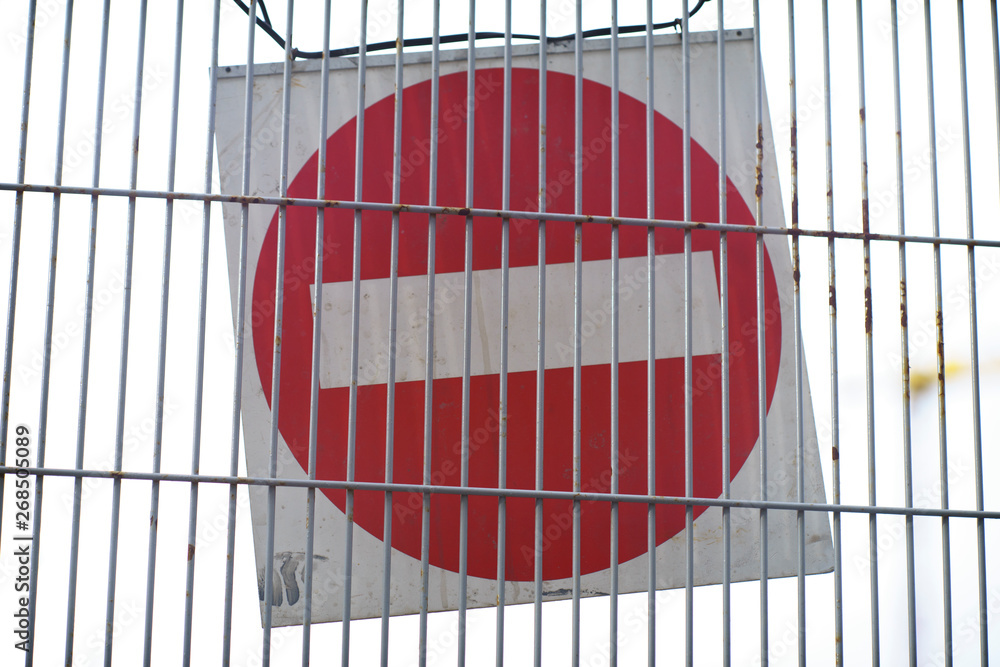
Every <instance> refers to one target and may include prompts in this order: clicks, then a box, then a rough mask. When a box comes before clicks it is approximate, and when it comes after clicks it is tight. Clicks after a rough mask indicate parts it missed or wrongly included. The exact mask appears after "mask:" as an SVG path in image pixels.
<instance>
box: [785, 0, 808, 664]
mask: <svg viewBox="0 0 1000 667" xmlns="http://www.w3.org/2000/svg"><path fill="white" fill-rule="evenodd" d="M788 116H789V164H790V174H789V180H790V184H791V195H792V206H791V212H792V230H793V231H794V230H798V228H799V153H798V151H799V146H798V120H797V100H796V87H795V2H794V0H788ZM799 269H800V265H799V237H798V235H797V234H792V311H793V312H792V320H793V329H794V333H793V335H794V337H795V341H794V357H795V362H794V368H795V463H796V471H795V472H796V475H795V489H796V500H797V501H798V502H800V503H805V500H806V498H805V435H804V430H803V416H802V392H803V387H802V303H801V292H800V289H799V287H800V286H799V278H800V275H799ZM795 524H796V529H797V533H796V536H797V538H798V539H797V547H798V553H797V570H798V572H797V574H798V576H797V582H796V583H797V594H798V609H797V612H798V614H797V619H798V632H797V635H798V652H799V665H801V666H803V667H804V666H805V664H806V514H805V510H802V509H800V510H798V511H797V512H796V513H795Z"/></svg>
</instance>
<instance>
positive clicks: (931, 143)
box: [872, 0, 954, 667]
mask: <svg viewBox="0 0 1000 667" xmlns="http://www.w3.org/2000/svg"><path fill="white" fill-rule="evenodd" d="M931 25H932V23H931V6H930V0H925V2H924V54H925V57H926V77H927V127H928V150H929V152H930V177H931V187H930V196H931V211H930V213H931V233H932V234H933V235H934V236H937V235H938V234H939V233H940V231H941V230H940V220H939V217H938V214H939V209H938V168H937V123H936V120H935V112H934V52H933V45H932V41H933V40H932V36H931ZM934 314H935V322H936V326H935V337H936V343H937V399H938V400H937V408H938V466H939V470H938V472H939V480H940V484H941V508H942V509H945V510H947V509H948V436H947V428H946V424H945V391H944V374H945V361H944V308H943V305H942V287H941V246H940V245H937V244H935V245H934ZM872 504H874V503H872ZM941 569H942V588H943V591H942V593H943V607H944V609H943V616H944V619H943V621H944V661H945V665H946V667H951V664H952V660H953V646H954V645H953V643H952V621H951V530H950V526H949V523H948V515H947V514H945V515H943V516H942V517H941Z"/></svg>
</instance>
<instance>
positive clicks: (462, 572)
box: [458, 0, 476, 667]
mask: <svg viewBox="0 0 1000 667" xmlns="http://www.w3.org/2000/svg"><path fill="white" fill-rule="evenodd" d="M467 56H468V72H467V79H466V81H467V83H466V110H467V112H468V120H467V122H466V125H465V205H466V206H467V207H468V208H472V195H473V192H475V188H474V187H473V177H474V174H475V169H474V164H475V148H476V143H475V142H476V0H469V49H468V54H467ZM464 313H465V329H464V331H465V341H464V344H463V348H462V350H463V354H464V358H463V360H462V466H461V467H462V473H461V477H462V479H461V484H462V487H463V488H464V487H467V486H469V426H470V424H469V419H470V413H469V410H470V387H471V381H470V378H469V376H470V374H471V371H472V215H467V216H466V217H465V310H464ZM459 511H460V514H461V516H460V517H459V541H460V544H459V554H458V572H459V600H458V667H465V640H466V610H467V600H466V598H467V596H466V593H467V591H468V585H469V578H468V573H469V496H467V495H464V494H463V495H462V496H461V498H460V507H459Z"/></svg>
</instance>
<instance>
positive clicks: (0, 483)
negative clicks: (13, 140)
mask: <svg viewBox="0 0 1000 667" xmlns="http://www.w3.org/2000/svg"><path fill="white" fill-rule="evenodd" d="M37 8H38V5H37V2H36V0H30V1H29V2H28V22H27V26H26V28H25V42H24V74H23V77H22V85H21V131H20V133H19V134H18V139H17V182H18V183H24V169H25V166H26V165H27V157H28V111H29V109H30V102H31V69H32V68H31V66H32V63H33V62H34V55H35V13H36V10H37ZM23 215H24V193H23V192H18V193H16V194H15V195H14V223H13V228H12V229H11V242H10V246H11V249H10V288H9V289H8V290H7V320H6V323H7V328H6V332H7V335H6V337H5V345H4V357H3V398H2V399H0V463H2V464H4V465H6V463H7V422H8V419H9V417H10V378H11V363H12V361H13V354H14V316H15V312H16V310H15V306H16V304H17V274H18V267H19V264H20V257H21V218H22V216H23ZM5 479H6V478H5V477H0V498H2V497H3V488H4V480H5ZM0 505H2V503H0ZM3 525H4V524H3V507H0V535H3Z"/></svg>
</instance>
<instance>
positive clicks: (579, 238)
mask: <svg viewBox="0 0 1000 667" xmlns="http://www.w3.org/2000/svg"><path fill="white" fill-rule="evenodd" d="M574 47H575V50H574V63H575V70H574V75H573V79H574V89H573V97H574V106H573V116H574V122H573V136H574V139H573V147H574V148H573V150H574V155H576V156H577V157H576V160H574V162H573V175H574V179H573V182H574V192H573V213H575V214H576V215H581V214H582V213H583V160H581V159H580V156H581V155H583V0H576V42H575V45H574ZM582 327H583V223H582V222H579V221H578V222H576V224H575V225H574V232H573V492H574V493H580V491H581V490H582V474H581V470H580V460H581V458H580V457H581V436H582V434H581V431H580V427H581V426H580V425H581V422H582V414H581V412H580V410H581V407H580V404H581V393H580V392H581V364H582V361H583V337H582V333H581V332H582ZM572 623H573V630H572V645H571V649H570V651H571V653H570V657H571V665H572V667H579V665H580V501H579V500H577V499H575V498H574V499H573V614H572Z"/></svg>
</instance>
